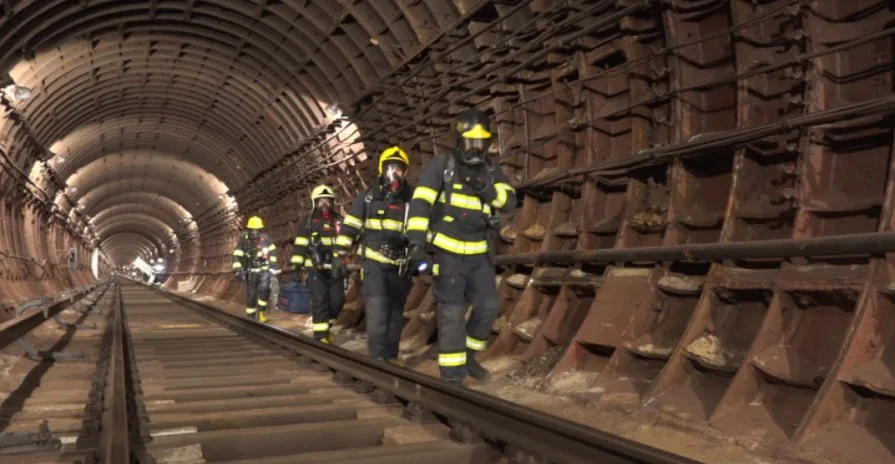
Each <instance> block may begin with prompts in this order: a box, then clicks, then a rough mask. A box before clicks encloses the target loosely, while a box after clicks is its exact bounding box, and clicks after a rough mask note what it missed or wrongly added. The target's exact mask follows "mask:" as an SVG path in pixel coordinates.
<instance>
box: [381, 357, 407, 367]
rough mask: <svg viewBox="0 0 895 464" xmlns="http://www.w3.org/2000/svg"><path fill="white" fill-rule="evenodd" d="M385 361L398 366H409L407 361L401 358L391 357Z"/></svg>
mask: <svg viewBox="0 0 895 464" xmlns="http://www.w3.org/2000/svg"><path fill="white" fill-rule="evenodd" d="M385 362H387V363H389V364H391V365H393V366H397V367H407V361H404V360H403V359H399V358H389V359H386V360H385Z"/></svg>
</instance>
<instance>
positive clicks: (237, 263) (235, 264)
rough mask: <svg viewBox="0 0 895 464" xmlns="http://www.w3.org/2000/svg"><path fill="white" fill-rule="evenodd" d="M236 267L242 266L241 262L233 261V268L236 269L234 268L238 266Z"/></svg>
mask: <svg viewBox="0 0 895 464" xmlns="http://www.w3.org/2000/svg"><path fill="white" fill-rule="evenodd" d="M238 267H242V263H240V262H239V261H236V262H234V263H233V269H236V268H238Z"/></svg>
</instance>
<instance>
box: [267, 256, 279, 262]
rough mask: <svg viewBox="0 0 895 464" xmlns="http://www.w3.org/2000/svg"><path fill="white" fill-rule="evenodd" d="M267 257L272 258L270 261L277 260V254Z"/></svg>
mask: <svg viewBox="0 0 895 464" xmlns="http://www.w3.org/2000/svg"><path fill="white" fill-rule="evenodd" d="M267 259H268V260H270V262H272V263H275V262H277V255H270V256H268V257H267Z"/></svg>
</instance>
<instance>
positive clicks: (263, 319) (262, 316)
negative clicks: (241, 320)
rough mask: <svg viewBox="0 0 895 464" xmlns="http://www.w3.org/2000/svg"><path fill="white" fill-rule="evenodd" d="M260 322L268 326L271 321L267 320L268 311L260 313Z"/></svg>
mask: <svg viewBox="0 0 895 464" xmlns="http://www.w3.org/2000/svg"><path fill="white" fill-rule="evenodd" d="M258 320H259V321H261V323H263V324H267V321H269V320H270V319H268V318H267V311H258Z"/></svg>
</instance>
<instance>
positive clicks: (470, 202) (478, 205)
mask: <svg viewBox="0 0 895 464" xmlns="http://www.w3.org/2000/svg"><path fill="white" fill-rule="evenodd" d="M438 201H440V202H441V203H444V202H445V199H444V194H443V193H442V194H441V197H439V198H438ZM451 206H456V207H457V208H463V209H471V210H473V211H481V210H482V201H481V200H479V197H474V196H472V195H463V194H462V193H454V194H452V195H451Z"/></svg>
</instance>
